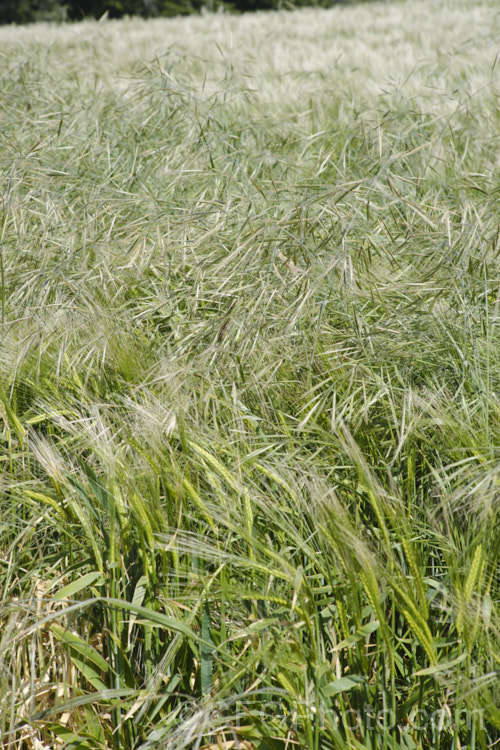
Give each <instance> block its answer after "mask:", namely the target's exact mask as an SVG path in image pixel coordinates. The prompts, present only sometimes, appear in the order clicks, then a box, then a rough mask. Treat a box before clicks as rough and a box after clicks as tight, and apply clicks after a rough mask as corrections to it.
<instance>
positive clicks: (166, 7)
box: [0, 0, 346, 24]
mask: <svg viewBox="0 0 500 750" xmlns="http://www.w3.org/2000/svg"><path fill="white" fill-rule="evenodd" d="M345 1H346V0H0V24H5V23H18V24H22V23H31V22H33V21H66V20H67V21H75V20H79V19H82V18H101V16H103V15H104V14H105V13H107V14H108V15H109V17H110V18H119V17H120V16H124V15H133V16H142V17H145V18H148V17H155V16H174V15H181V14H187V13H196V12H197V11H200V10H201V8H202V7H206V8H207V9H209V10H216V9H217V8H220V7H223V8H226V9H228V10H235V11H249V10H259V9H268V10H275V9H278V8H292V7H298V6H304V5H317V6H322V7H327V6H331V5H334V4H335V3H338V2H345Z"/></svg>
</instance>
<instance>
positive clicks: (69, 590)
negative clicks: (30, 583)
mask: <svg viewBox="0 0 500 750" xmlns="http://www.w3.org/2000/svg"><path fill="white" fill-rule="evenodd" d="M103 580H104V579H103V576H102V573H100V572H99V571H98V570H94V571H93V572H92V573H86V574H85V575H84V576H82V577H81V578H78V579H77V580H76V581H73V582H72V583H68V585H67V586H64V587H63V588H62V589H60V590H59V591H58V592H57V593H56V594H55V595H54V599H55V600H56V601H57V602H59V601H61V599H71V597H72V596H74V595H75V594H78V592H79V591H82V590H83V589H85V588H87V587H88V586H92V584H93V583H96V582H97V581H99V583H102V582H103Z"/></svg>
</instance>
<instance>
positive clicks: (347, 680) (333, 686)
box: [321, 674, 366, 698]
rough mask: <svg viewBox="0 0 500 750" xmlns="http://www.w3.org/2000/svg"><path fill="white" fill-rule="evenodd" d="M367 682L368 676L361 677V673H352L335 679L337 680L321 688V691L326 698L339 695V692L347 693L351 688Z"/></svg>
mask: <svg viewBox="0 0 500 750" xmlns="http://www.w3.org/2000/svg"><path fill="white" fill-rule="evenodd" d="M365 683H366V677H361V675H356V674H353V675H350V676H348V677H341V678H340V679H338V680H335V682H332V683H330V685H327V686H326V687H324V688H322V689H321V692H322V693H323V695H324V696H325V697H326V698H330V697H331V696H332V695H337V694H338V693H347V692H349V690H352V689H353V688H355V687H359V686H360V685H364V684H365Z"/></svg>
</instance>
